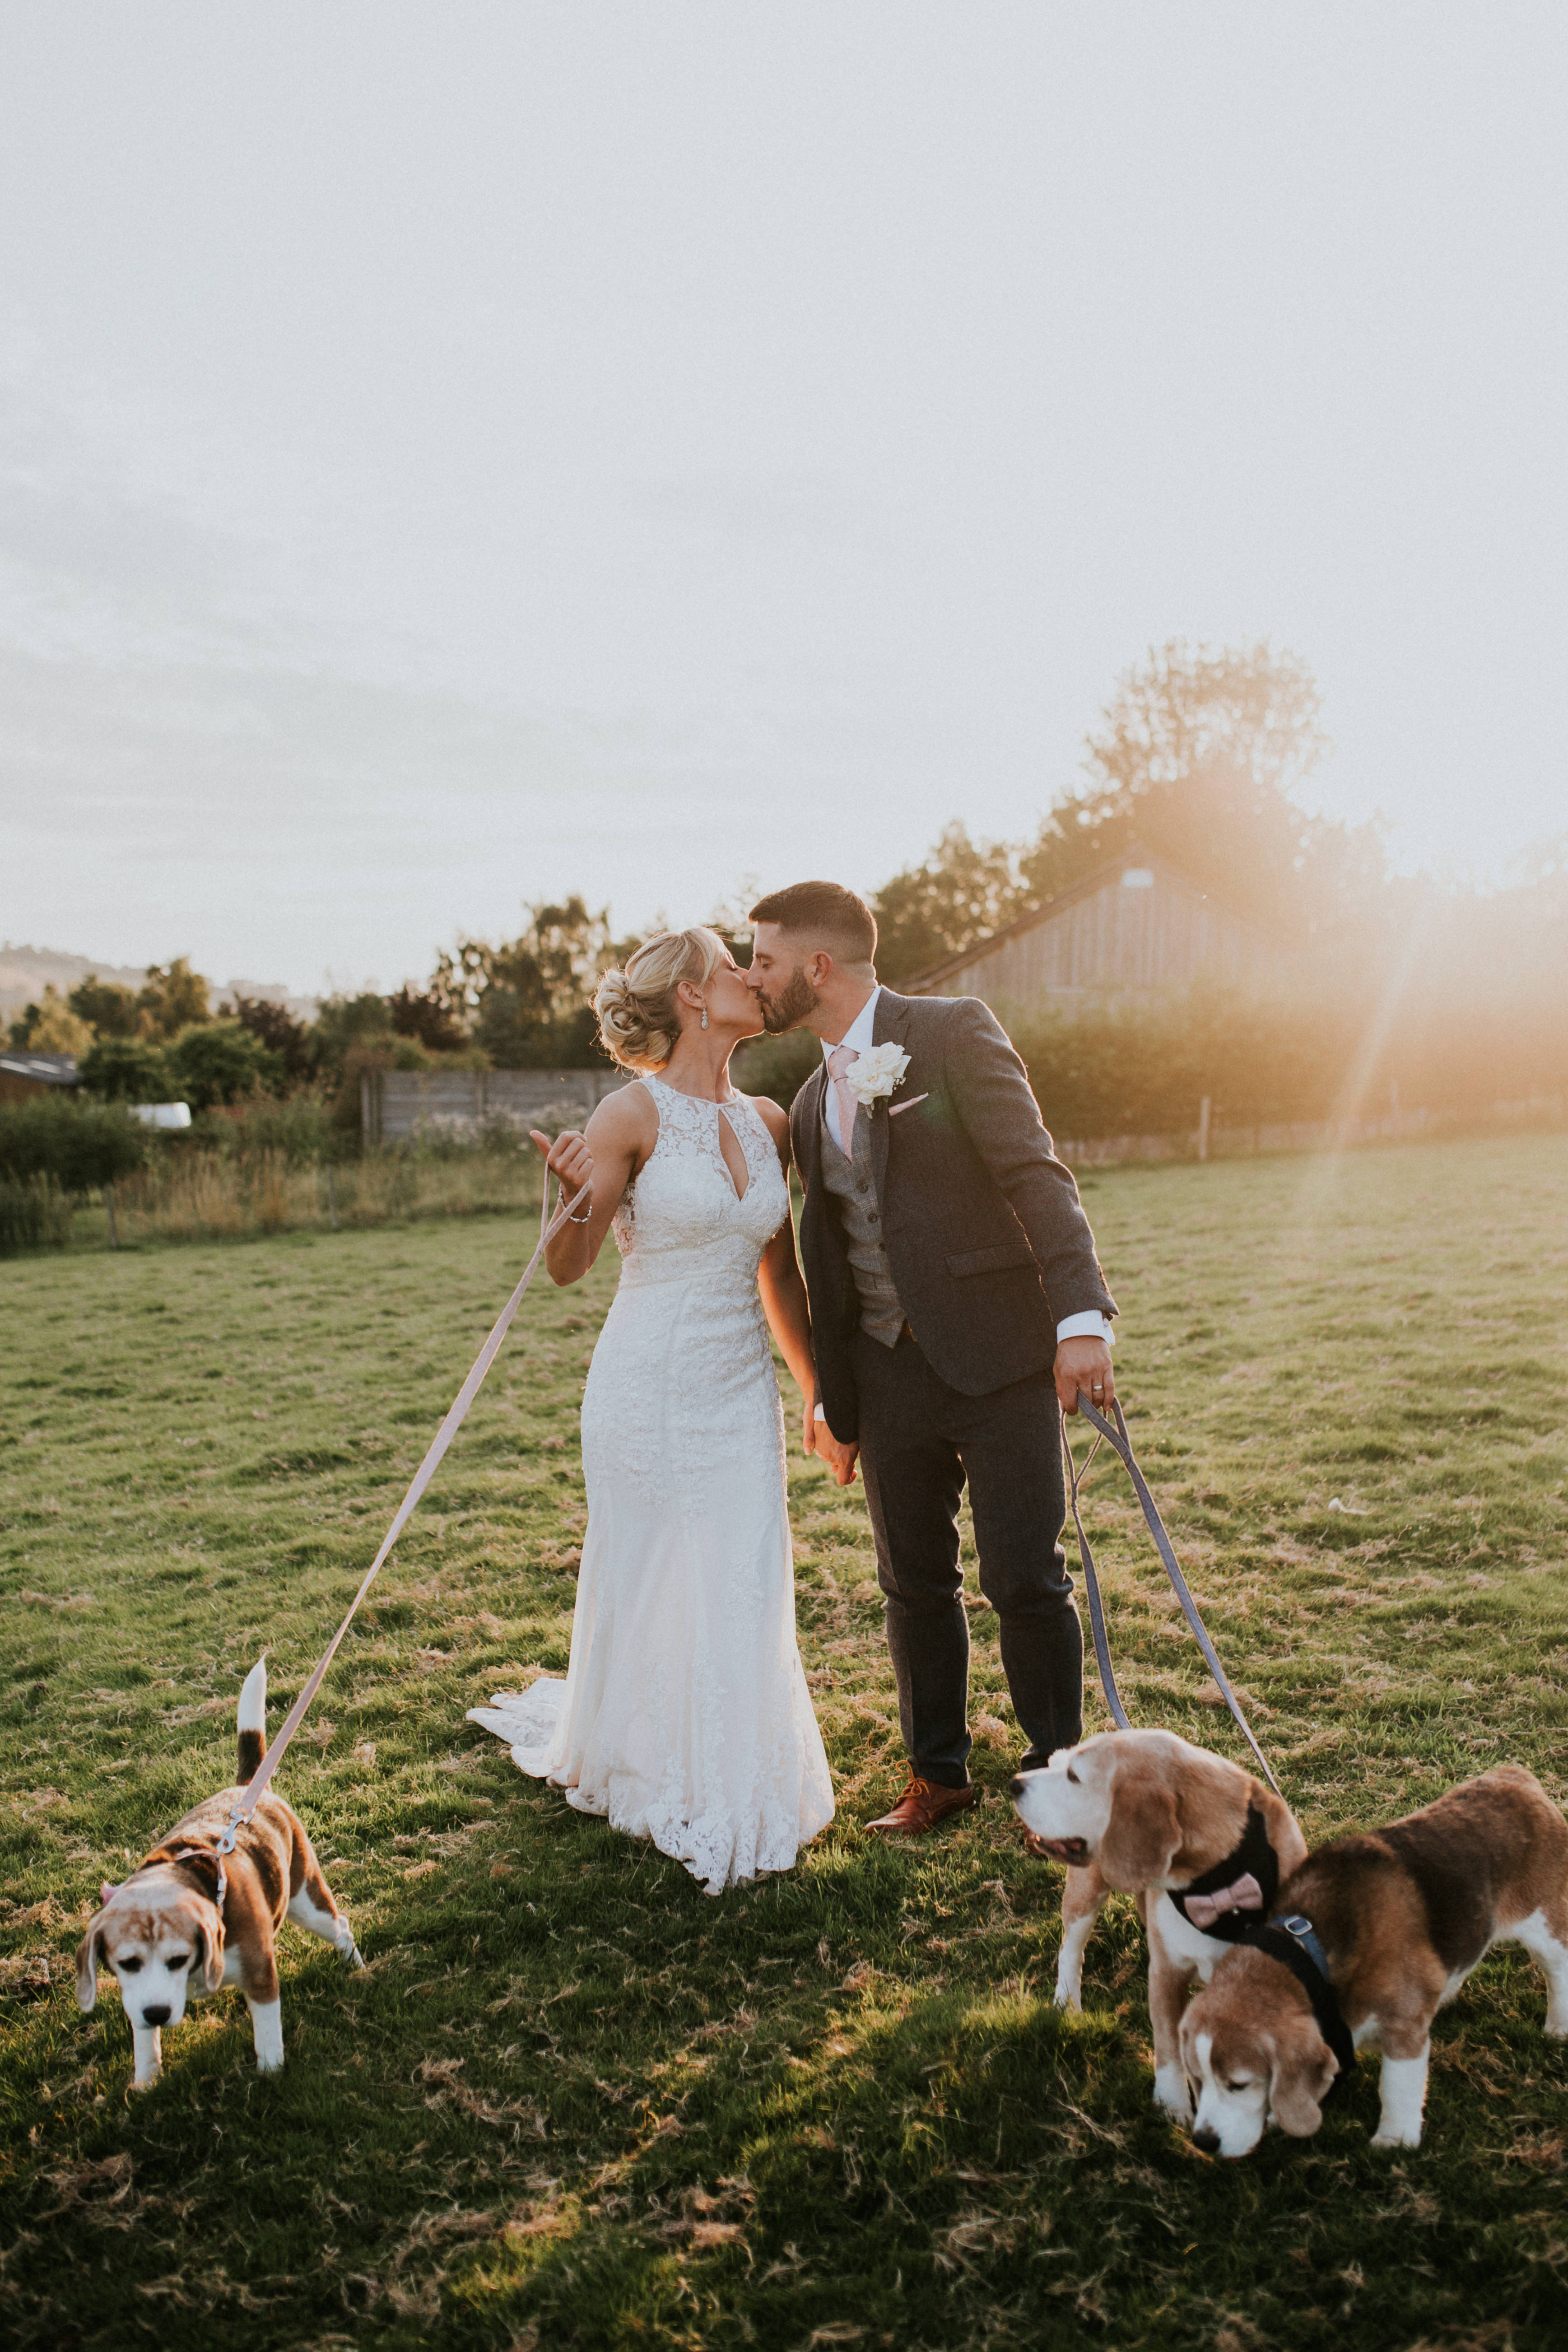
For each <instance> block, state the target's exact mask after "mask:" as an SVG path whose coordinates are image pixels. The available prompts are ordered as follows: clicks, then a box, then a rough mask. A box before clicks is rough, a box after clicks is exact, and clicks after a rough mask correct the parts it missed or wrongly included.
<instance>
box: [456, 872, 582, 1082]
mask: <svg viewBox="0 0 1568 2352" xmlns="http://www.w3.org/2000/svg"><path fill="white" fill-rule="evenodd" d="M529 916H530V921H529V925H528V929H526V930H525V931H524V932H523V933H522V934H521V937H520V938H518V939H515V940H510V942H508V943H507V944H505V945H503V946H500V947H492V946H490V945H489V942H488V941H487V940H458V946H457V950H456V951H455V952H454V953H447V952H443V954H442V956H441V959H440V961H439V962H438V963H437V967H436V970H435V971H434V973H433V974H432V975H431V979H430V985H429V988H428V990H427V992H426V994H427V996H428V998H429V999H430V1000H431V1001H432V1002H433V1003H437V1004H438V1005H440V1006H441V1007H442V1008H443V1010H444V1011H445V1013H447V1017H448V1018H449V1019H450V1021H451V1022H452V1023H453V1024H454V1025H455V1026H458V1027H460V1028H462V1029H463V1030H464V1032H465V1033H466V1034H468V1035H470V1036H471V1037H472V1038H473V1039H474V1041H475V1043H476V1044H478V1045H481V1046H482V1047H483V1048H484V1050H485V1052H486V1053H487V1054H488V1055H489V1058H490V1060H491V1061H492V1062H493V1063H494V1064H495V1065H496V1066H497V1067H498V1068H500V1069H503V1070H504V1069H514V1070H516V1069H574V1068H579V1067H581V1066H583V1065H584V1063H586V1062H589V1061H591V1060H592V1059H593V1057H594V1055H595V1053H596V1051H597V1050H598V1049H597V1043H596V1031H595V1023H594V1012H593V1004H592V1001H591V1000H592V996H593V992H594V989H595V985H596V983H597V981H598V976H599V974H600V972H601V971H603V970H604V968H605V965H606V964H607V963H610V962H612V961H614V960H615V958H616V956H617V955H618V954H620V953H623V952H624V951H625V950H624V949H622V948H620V947H617V945H616V942H615V941H614V940H612V938H611V936H610V925H609V915H608V912H607V910H606V911H604V912H601V913H599V914H597V915H594V914H590V913H589V911H588V908H587V904H586V902H585V901H584V899H583V898H580V897H578V896H576V895H574V896H573V897H572V898H567V899H565V900H564V901H563V903H561V904H560V905H546V904H543V903H540V904H538V905H534V906H531V907H530V908H529Z"/></svg>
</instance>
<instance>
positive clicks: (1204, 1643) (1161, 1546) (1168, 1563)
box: [1062, 1389, 1283, 1797]
mask: <svg viewBox="0 0 1568 2352" xmlns="http://www.w3.org/2000/svg"><path fill="white" fill-rule="evenodd" d="M1078 1409H1079V1412H1080V1413H1082V1415H1083V1417H1084V1419H1085V1420H1086V1421H1087V1422H1088V1423H1089V1426H1090V1428H1091V1429H1093V1431H1094V1432H1095V1440H1094V1444H1092V1445H1091V1446H1090V1447H1089V1452H1088V1454H1087V1455H1086V1456H1085V1458H1084V1465H1083V1468H1082V1469H1081V1470H1080V1469H1079V1467H1078V1465H1077V1464H1076V1463H1075V1462H1074V1460H1073V1454H1072V1447H1071V1446H1070V1445H1069V1444H1068V1435H1067V1428H1066V1424H1065V1423H1064V1424H1063V1428H1062V1451H1063V1453H1064V1454H1065V1455H1066V1457H1067V1473H1068V1487H1069V1489H1070V1492H1071V1497H1072V1518H1073V1525H1074V1527H1075V1528H1077V1529H1078V1550H1079V1559H1080V1560H1081V1561H1082V1562H1083V1582H1084V1590H1085V1591H1086V1592H1087V1594H1088V1596H1089V1629H1090V1631H1091V1633H1093V1635H1094V1655H1095V1660H1096V1663H1097V1664H1098V1665H1099V1667H1100V1689H1101V1690H1102V1691H1103V1692H1104V1693H1105V1704H1106V1706H1108V1707H1109V1708H1110V1719H1111V1721H1112V1722H1113V1723H1114V1724H1115V1726H1116V1727H1117V1729H1118V1730H1119V1731H1131V1728H1132V1726H1131V1723H1130V1721H1129V1720H1128V1716H1127V1709H1126V1708H1125V1707H1124V1706H1122V1704H1121V1692H1120V1691H1119V1690H1118V1689H1117V1687H1116V1670H1115V1668H1114V1667H1113V1666H1112V1664H1111V1663H1110V1640H1109V1638H1108V1636H1107V1633H1106V1630H1105V1603H1104V1601H1103V1600H1102V1598H1101V1596H1100V1579H1099V1577H1098V1576H1097V1574H1096V1573H1095V1567H1094V1554H1093V1552H1091V1551H1090V1549H1089V1538H1088V1536H1087V1535H1086V1534H1085V1533H1084V1527H1083V1515H1082V1512H1081V1511H1080V1509H1079V1488H1080V1487H1081V1486H1083V1484H1084V1482H1085V1481H1086V1479H1087V1478H1088V1476H1089V1465H1090V1463H1092V1461H1093V1460H1094V1457H1095V1455H1096V1454H1098V1453H1099V1451H1100V1439H1101V1438H1102V1437H1103V1438H1104V1440H1105V1442H1106V1444H1108V1445H1109V1446H1110V1449H1111V1451H1112V1452H1113V1453H1114V1454H1117V1455H1118V1456H1119V1458H1120V1460H1121V1465H1122V1466H1123V1468H1124V1469H1125V1470H1126V1472H1127V1475H1128V1476H1129V1477H1130V1478H1131V1481H1132V1490H1133V1492H1134V1494H1135V1495H1136V1496H1137V1497H1138V1501H1139V1504H1140V1505H1141V1507H1142V1512H1143V1517H1144V1519H1145V1520H1146V1522H1147V1523H1148V1528H1149V1533H1150V1534H1151V1535H1152V1538H1154V1549H1155V1550H1156V1551H1157V1552H1158V1553H1159V1555H1160V1559H1161V1561H1162V1563H1163V1567H1164V1570H1165V1573H1166V1575H1167V1576H1168V1577H1169V1578H1170V1580H1171V1590H1172V1591H1173V1593H1174V1594H1175V1596H1176V1599H1177V1600H1178V1601H1180V1602H1181V1604H1182V1614H1183V1616H1184V1618H1185V1619H1186V1621H1187V1623H1188V1625H1189V1627H1190V1628H1191V1630H1192V1635H1193V1639H1194V1642H1195V1643H1197V1645H1198V1648H1199V1649H1200V1650H1201V1652H1202V1653H1203V1659H1204V1664H1205V1665H1206V1666H1207V1668H1208V1670H1209V1672H1210V1674H1211V1675H1213V1676H1214V1678H1215V1685H1217V1687H1218V1689H1219V1692H1220V1696H1222V1697H1223V1699H1224V1700H1225V1703H1226V1706H1228V1707H1229V1709H1230V1711H1231V1714H1232V1716H1233V1717H1235V1719H1236V1723H1237V1728H1238V1730H1239V1731H1240V1733H1241V1736H1242V1738H1244V1739H1245V1740H1246V1742H1247V1746H1248V1747H1249V1748H1251V1750H1252V1752H1253V1754H1254V1756H1256V1757H1257V1759H1258V1769H1259V1770H1260V1771H1261V1772H1262V1774H1263V1777H1264V1779H1265V1780H1267V1781H1268V1785H1269V1787H1270V1788H1271V1789H1272V1790H1273V1791H1274V1793H1275V1795H1276V1796H1277V1797H1278V1796H1279V1795H1281V1794H1282V1793H1283V1792H1282V1790H1281V1789H1280V1786H1279V1781H1278V1780H1276V1779H1275V1778H1274V1775H1273V1773H1272V1772H1271V1771H1270V1770H1269V1769H1268V1758H1267V1757H1266V1756H1265V1755H1264V1753H1263V1750H1262V1748H1259V1746H1258V1742H1257V1740H1256V1739H1255V1738H1253V1735H1252V1726H1251V1725H1250V1724H1249V1723H1248V1722H1247V1717H1246V1716H1245V1715H1243V1713H1242V1711H1241V1703H1240V1701H1239V1700H1238V1699H1237V1696H1236V1693H1235V1692H1234V1691H1233V1690H1232V1688H1231V1686H1230V1683H1229V1680H1228V1679H1227V1677H1226V1671H1225V1668H1224V1667H1223V1666H1222V1665H1221V1664H1220V1662H1219V1658H1218V1655H1217V1654H1216V1653H1215V1645H1214V1643H1212V1642H1211V1641H1210V1639H1209V1634H1208V1628H1207V1626H1206V1625H1205V1623H1204V1621H1203V1619H1202V1618H1201V1617H1200V1616H1199V1614H1198V1604H1197V1602H1196V1601H1194V1599H1193V1596H1192V1594H1191V1593H1190V1592H1189V1591H1188V1590H1187V1580H1186V1578H1185V1577H1184V1575H1183V1574H1182V1570H1181V1566H1180V1563H1179V1562H1178V1560H1177V1559H1176V1555H1175V1552H1174V1550H1173V1549H1172V1545H1171V1538H1170V1537H1169V1536H1168V1535H1167V1534H1166V1533H1165V1527H1164V1522H1163V1519H1162V1518H1161V1517H1160V1514H1159V1511H1158V1509H1157V1508H1156V1507H1155V1502H1154V1497H1153V1496H1152V1494H1151V1493H1150V1492H1149V1482H1148V1480H1147V1479H1146V1478H1145V1477H1144V1475H1143V1473H1142V1470H1140V1468H1139V1467H1138V1464H1137V1462H1136V1460H1135V1458H1134V1456H1133V1453H1132V1442H1131V1438H1130V1437H1129V1436H1128V1434H1127V1423H1125V1421H1123V1419H1122V1417H1121V1403H1120V1402H1119V1401H1118V1400H1117V1399H1116V1398H1115V1397H1112V1398H1111V1400H1110V1410H1111V1412H1113V1413H1114V1414H1115V1416H1116V1419H1115V1423H1114V1425H1112V1423H1110V1422H1109V1421H1107V1420H1106V1418H1105V1416H1104V1414H1103V1413H1101V1412H1097V1411H1096V1410H1095V1408H1094V1406H1093V1405H1091V1404H1090V1402H1089V1397H1088V1394H1087V1392H1086V1391H1084V1390H1082V1389H1079V1392H1078Z"/></svg>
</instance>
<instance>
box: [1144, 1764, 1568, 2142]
mask: <svg viewBox="0 0 1568 2352" xmlns="http://www.w3.org/2000/svg"><path fill="white" fill-rule="evenodd" d="M1503 1941H1508V1942H1511V1943H1516V1944H1522V1945H1523V1946H1524V1948H1525V1950H1526V1951H1527V1952H1531V1953H1532V1954H1533V1955H1534V1957H1535V1958H1536V1959H1537V1960H1538V1961H1539V1962H1540V1964H1541V1968H1542V1973H1543V1974H1544V1976H1545V1978H1546V1983H1547V2003H1546V2031H1547V2032H1548V2033H1552V2034H1568V1822H1564V1821H1563V1816H1562V1814H1561V1813H1560V1812H1559V1811H1558V1810H1557V1807H1556V1806H1555V1805H1554V1804H1553V1803H1552V1800H1551V1798H1550V1797H1549V1796H1548V1795H1547V1793H1546V1791H1545V1790H1544V1789H1543V1788H1542V1785H1541V1783H1540V1781H1539V1780H1537V1779H1536V1778H1535V1775H1534V1774H1533V1773H1532V1772H1527V1771H1525V1770H1524V1769H1522V1768H1521V1766H1520V1765H1518V1764H1499V1765H1497V1766H1496V1767H1495V1768H1494V1769H1492V1770H1491V1771H1489V1772H1483V1773H1482V1774H1481V1775H1480V1778H1479V1780H1467V1781H1466V1782H1465V1783H1464V1784H1463V1786H1462V1787H1460V1788H1458V1789H1451V1790H1449V1791H1448V1793H1447V1796H1443V1797H1439V1798H1437V1799H1436V1802H1435V1803H1433V1804H1430V1805H1426V1806H1424V1807H1423V1808H1422V1810H1421V1811H1420V1812H1418V1813H1411V1814H1409V1815H1408V1816H1407V1817H1406V1818H1405V1820H1404V1821H1400V1822H1394V1823H1393V1824H1392V1825H1391V1826H1390V1827H1389V1828H1387V1829H1384V1830H1375V1831H1373V1832H1371V1833H1370V1834H1368V1835H1366V1836H1363V1837H1342V1838H1335V1839H1333V1840H1332V1841H1331V1843H1329V1844H1328V1845H1325V1846H1320V1847H1319V1848H1318V1850H1317V1852H1316V1853H1313V1854H1311V1855H1310V1856H1309V1858H1308V1860H1307V1862H1306V1863H1305V1864H1303V1866H1302V1867H1301V1868H1300V1870H1298V1871H1297V1872H1296V1874H1295V1875H1294V1876H1293V1877H1292V1878H1291V1879H1289V1882H1288V1883H1287V1884H1286V1885H1284V1886H1283V1887H1282V1888H1281V1889H1280V1892H1279V1905H1278V1916H1275V1917H1274V1918H1272V1919H1270V1920H1269V1921H1268V1925H1267V1927H1264V1928H1263V1929H1262V1930H1260V1931H1258V1932H1256V1933H1253V1934H1249V1935H1248V1936H1247V1938H1246V1939H1245V1940H1244V1941H1243V1942H1242V1943H1241V1944H1239V1945H1238V1946H1237V1949H1236V1950H1235V1951H1233V1952H1231V1953H1229V1954H1227V1956H1226V1958H1225V1960H1224V1961H1223V1962H1222V1964H1221V1965H1220V1967H1219V1968H1218V1969H1215V1974H1214V1979H1213V1981H1212V1982H1211V1983H1210V1984H1209V1985H1208V1987H1207V1988H1206V1990H1204V1991H1203V1992H1201V1993H1200V1994H1199V1995H1198V1997H1197V1999H1196V2000H1194V2002H1193V2004H1192V2007H1191V2008H1190V2009H1189V2010H1188V2011H1187V2013H1186V2015H1185V2017H1184V2019H1183V2021H1182V2063H1183V2064H1184V2066H1185V2068H1186V2070H1187V2073H1188V2074H1189V2075H1190V2077H1191V2079H1192V2081H1193V2083H1194V2086H1195V2087H1196V2089H1197V2093H1198V2110H1197V2121H1196V2125H1195V2127H1194V2132H1193V2138H1194V2142H1195V2144H1196V2145H1197V2146H1198V2147H1201V2148H1204V2149H1205V2150H1206V2151H1207V2152H1208V2153H1209V2154H1210V2155H1217V2156H1246V2155H1247V2153H1248V2152H1249V2151H1250V2150H1251V2149H1252V2148H1255V2147H1257V2145H1258V2141H1259V2140H1260V2139H1261V2138H1262V2137H1263V2132H1264V2127H1265V2126H1266V2124H1268V2123H1269V2122H1273V2123H1277V2124H1278V2125H1279V2128H1280V2130H1281V2131H1286V2132H1289V2133H1291V2134H1293V2135H1294V2137H1297V2138H1298V2139H1305V2138H1307V2137H1309V2136H1310V2134H1311V2133H1313V2132H1315V2131H1316V2130H1317V2128H1318V2126H1319V2125H1320V2124H1321V2121H1322V2119H1323V2114H1322V2110H1323V2101H1324V2099H1325V2098H1326V2097H1327V2096H1328V2095H1329V2094H1330V2092H1331V2090H1332V2089H1334V2088H1336V2087H1337V2085H1338V2084H1339V2082H1340V2081H1341V2079H1342V2076H1343V2075H1344V2074H1348V2073H1349V2071H1350V2068H1351V2066H1352V2064H1353V2063H1354V2052H1355V2049H1356V2048H1357V2047H1359V2046H1360V2045H1362V2044H1363V2043H1366V2042H1376V2043H1377V2044H1378V2045H1379V2046H1380V2047H1381V2049H1382V2052H1383V2079H1382V2094H1383V2106H1382V2114H1381V2116H1380V2117H1379V2119H1378V2126H1377V2130H1376V2132H1375V2133H1374V2134H1373V2143H1372V2144H1373V2147H1419V2146H1420V2144H1421V2116H1422V2109H1423V2107H1424V2106H1425V2105H1426V2063H1427V2059H1428V2056H1429V2054H1430V2050H1431V2032H1432V2020H1433V2017H1434V2016H1435V2015H1436V2011H1438V2010H1439V2009H1440V2008H1441V2007H1442V2005H1443V2003H1444V2002H1445V2001H1447V2000H1452V1999H1453V1996H1454V1995H1455V1993H1457V1992H1458V1990H1459V1987H1460V1986H1461V1985H1462V1984H1463V1983H1464V1981H1465V1979H1466V1978H1467V1977H1468V1975H1469V1973H1470V1970H1471V1969H1473V1968H1474V1967H1475V1965H1476V1963H1477V1962H1478V1960H1479V1959H1480V1958H1481V1956H1482V1954H1483V1953H1484V1952H1486V1951H1488V1950H1489V1948H1490V1947H1491V1946H1492V1945H1493V1944H1495V1943H1499V1942H1503ZM1336 2045H1337V2046H1336Z"/></svg>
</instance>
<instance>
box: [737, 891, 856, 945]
mask: <svg viewBox="0 0 1568 2352" xmlns="http://www.w3.org/2000/svg"><path fill="white" fill-rule="evenodd" d="M747 919H748V921H750V922H753V923H776V924H777V925H778V927H779V929H780V930H781V931H788V932H789V933H790V934H791V936H792V937H793V938H795V939H798V940H803V941H805V940H810V942H811V944H812V946H813V947H814V948H821V949H823V950H826V953H827V954H829V955H831V956H833V957H835V958H836V959H837V961H838V962H839V963H874V962H875V961H876V959H877V918H876V916H875V915H874V914H873V913H872V912H871V909H870V908H869V907H868V905H867V904H866V901H865V899H864V898H857V897H856V895H855V893H854V891H853V890H846V889H845V888H844V887H843V885H842V884H841V883H838V882H792V883H791V884H790V887H789V888H788V889H787V890H770V891H769V893H768V895H767V897H766V898H759V899H758V900H757V903H756V905H755V906H754V907H753V908H752V911H751V914H750V916H749V917H748V918H747Z"/></svg>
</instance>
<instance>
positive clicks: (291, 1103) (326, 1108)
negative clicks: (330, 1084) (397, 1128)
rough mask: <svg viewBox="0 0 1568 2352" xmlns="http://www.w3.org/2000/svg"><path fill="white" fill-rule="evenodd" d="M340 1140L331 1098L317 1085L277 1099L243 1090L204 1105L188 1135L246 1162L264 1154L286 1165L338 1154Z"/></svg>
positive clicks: (309, 1163)
mask: <svg viewBox="0 0 1568 2352" xmlns="http://www.w3.org/2000/svg"><path fill="white" fill-rule="evenodd" d="M344 1140H345V1139H344V1136H343V1131H342V1128H341V1127H339V1126H338V1125H337V1123H336V1121H335V1120H334V1118H333V1116H332V1105H331V1100H330V1098H329V1097H328V1096H327V1095H326V1094H325V1093H324V1092H323V1091H322V1090H321V1088H320V1087H307V1088H303V1089H301V1091H300V1093H299V1094H295V1095H289V1096H288V1097H284V1098H282V1099H279V1097H277V1096H276V1095H265V1094H254V1095H249V1096H247V1097H246V1098H245V1099H244V1100H243V1101H241V1102H236V1103H230V1104H228V1105H226V1106H225V1107H222V1108H217V1109H215V1110H211V1111H208V1112H207V1113H206V1114H205V1117H204V1118H201V1119H200V1120H199V1121H198V1122H197V1124H196V1129H195V1133H194V1135H193V1136H192V1138H191V1141H192V1143H193V1144H196V1145H205V1146H206V1147H207V1148H208V1149H210V1150H216V1152H217V1153H218V1154H219V1156H220V1158H222V1159H224V1160H238V1161H240V1162H242V1163H244V1164H246V1165H249V1164H250V1163H251V1162H252V1161H254V1160H259V1159H262V1158H267V1157H269V1158H272V1159H278V1160H282V1161H284V1162H285V1163H286V1165H288V1166H289V1167H290V1168H305V1167H310V1166H313V1165H314V1164H315V1163H316V1162H317V1161H318V1160H342V1158H343V1157H344ZM182 1148H184V1147H182Z"/></svg>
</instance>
